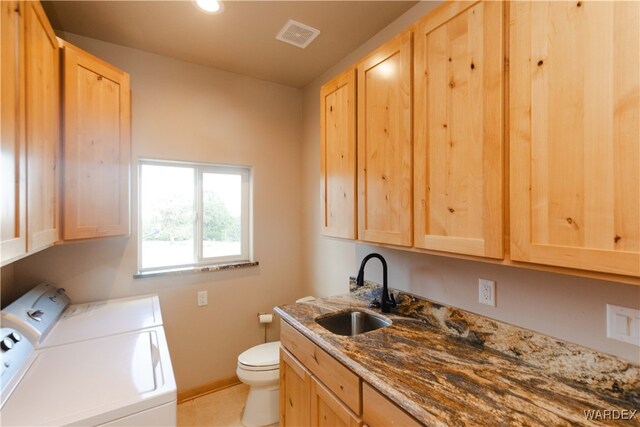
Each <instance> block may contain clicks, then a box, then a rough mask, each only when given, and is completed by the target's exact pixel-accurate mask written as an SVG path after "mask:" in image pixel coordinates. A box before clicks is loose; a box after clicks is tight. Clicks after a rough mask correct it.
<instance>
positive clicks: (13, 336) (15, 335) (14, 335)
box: [8, 332, 22, 342]
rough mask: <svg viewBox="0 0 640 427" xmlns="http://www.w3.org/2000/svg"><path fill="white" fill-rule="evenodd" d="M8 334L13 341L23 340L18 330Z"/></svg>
mask: <svg viewBox="0 0 640 427" xmlns="http://www.w3.org/2000/svg"><path fill="white" fill-rule="evenodd" d="M8 336H9V338H11V339H12V340H13V342H19V341H21V340H22V336H21V335H20V334H19V333H17V332H11V333H10V334H9V335H8Z"/></svg>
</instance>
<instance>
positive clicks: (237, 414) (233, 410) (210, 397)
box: [178, 384, 249, 427]
mask: <svg viewBox="0 0 640 427" xmlns="http://www.w3.org/2000/svg"><path fill="white" fill-rule="evenodd" d="M248 393H249V386H247V385H245V384H238V385H235V386H232V387H228V388H225V389H223V390H220V391H216V392H215V393H209V394H205V395H204V396H201V397H198V398H195V399H192V400H188V401H186V402H183V403H181V404H179V405H178V426H179V427H183V426H225V427H231V426H234V427H235V426H242V421H241V420H242V410H243V409H244V404H245V402H246V400H247V394H248Z"/></svg>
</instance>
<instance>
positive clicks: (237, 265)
mask: <svg viewBox="0 0 640 427" xmlns="http://www.w3.org/2000/svg"><path fill="white" fill-rule="evenodd" d="M258 265H260V263H259V262H258V261H242V262H230V263H228V264H216V265H203V266H195V267H185V268H172V269H157V270H149V271H143V272H138V273H136V274H134V275H133V278H134V279H146V278H148V277H159V276H177V275H180V274H190V273H206V272H209V271H223V270H238V269H241V268H249V267H257V266H258Z"/></svg>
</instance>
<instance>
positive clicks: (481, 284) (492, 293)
mask: <svg viewBox="0 0 640 427" xmlns="http://www.w3.org/2000/svg"><path fill="white" fill-rule="evenodd" d="M478 302H479V303H480V304H486V305H490V306H492V307H495V306H496V282H494V281H493V280H487V279H478Z"/></svg>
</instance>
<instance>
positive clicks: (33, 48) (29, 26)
mask: <svg viewBox="0 0 640 427" xmlns="http://www.w3.org/2000/svg"><path fill="white" fill-rule="evenodd" d="M1 7H2V78H1V80H2V126H1V128H2V255H1V258H2V264H3V265H4V264H6V263H8V262H11V261H13V260H15V259H18V258H20V257H22V256H24V255H25V254H27V253H33V252H36V251H38V250H41V249H44V248H46V247H49V246H51V245H53V244H54V243H55V242H56V241H57V240H58V238H59V230H60V217H59V206H58V200H59V196H58V195H59V190H60V187H59V176H60V165H59V163H60V127H59V126H60V104H59V74H58V73H59V56H58V42H57V40H56V37H55V34H54V32H53V29H52V28H51V25H50V24H49V21H48V20H47V17H46V15H45V13H44V10H43V9H42V6H41V5H40V3H39V2H32V1H25V2H22V1H7V2H2V5H1Z"/></svg>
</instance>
